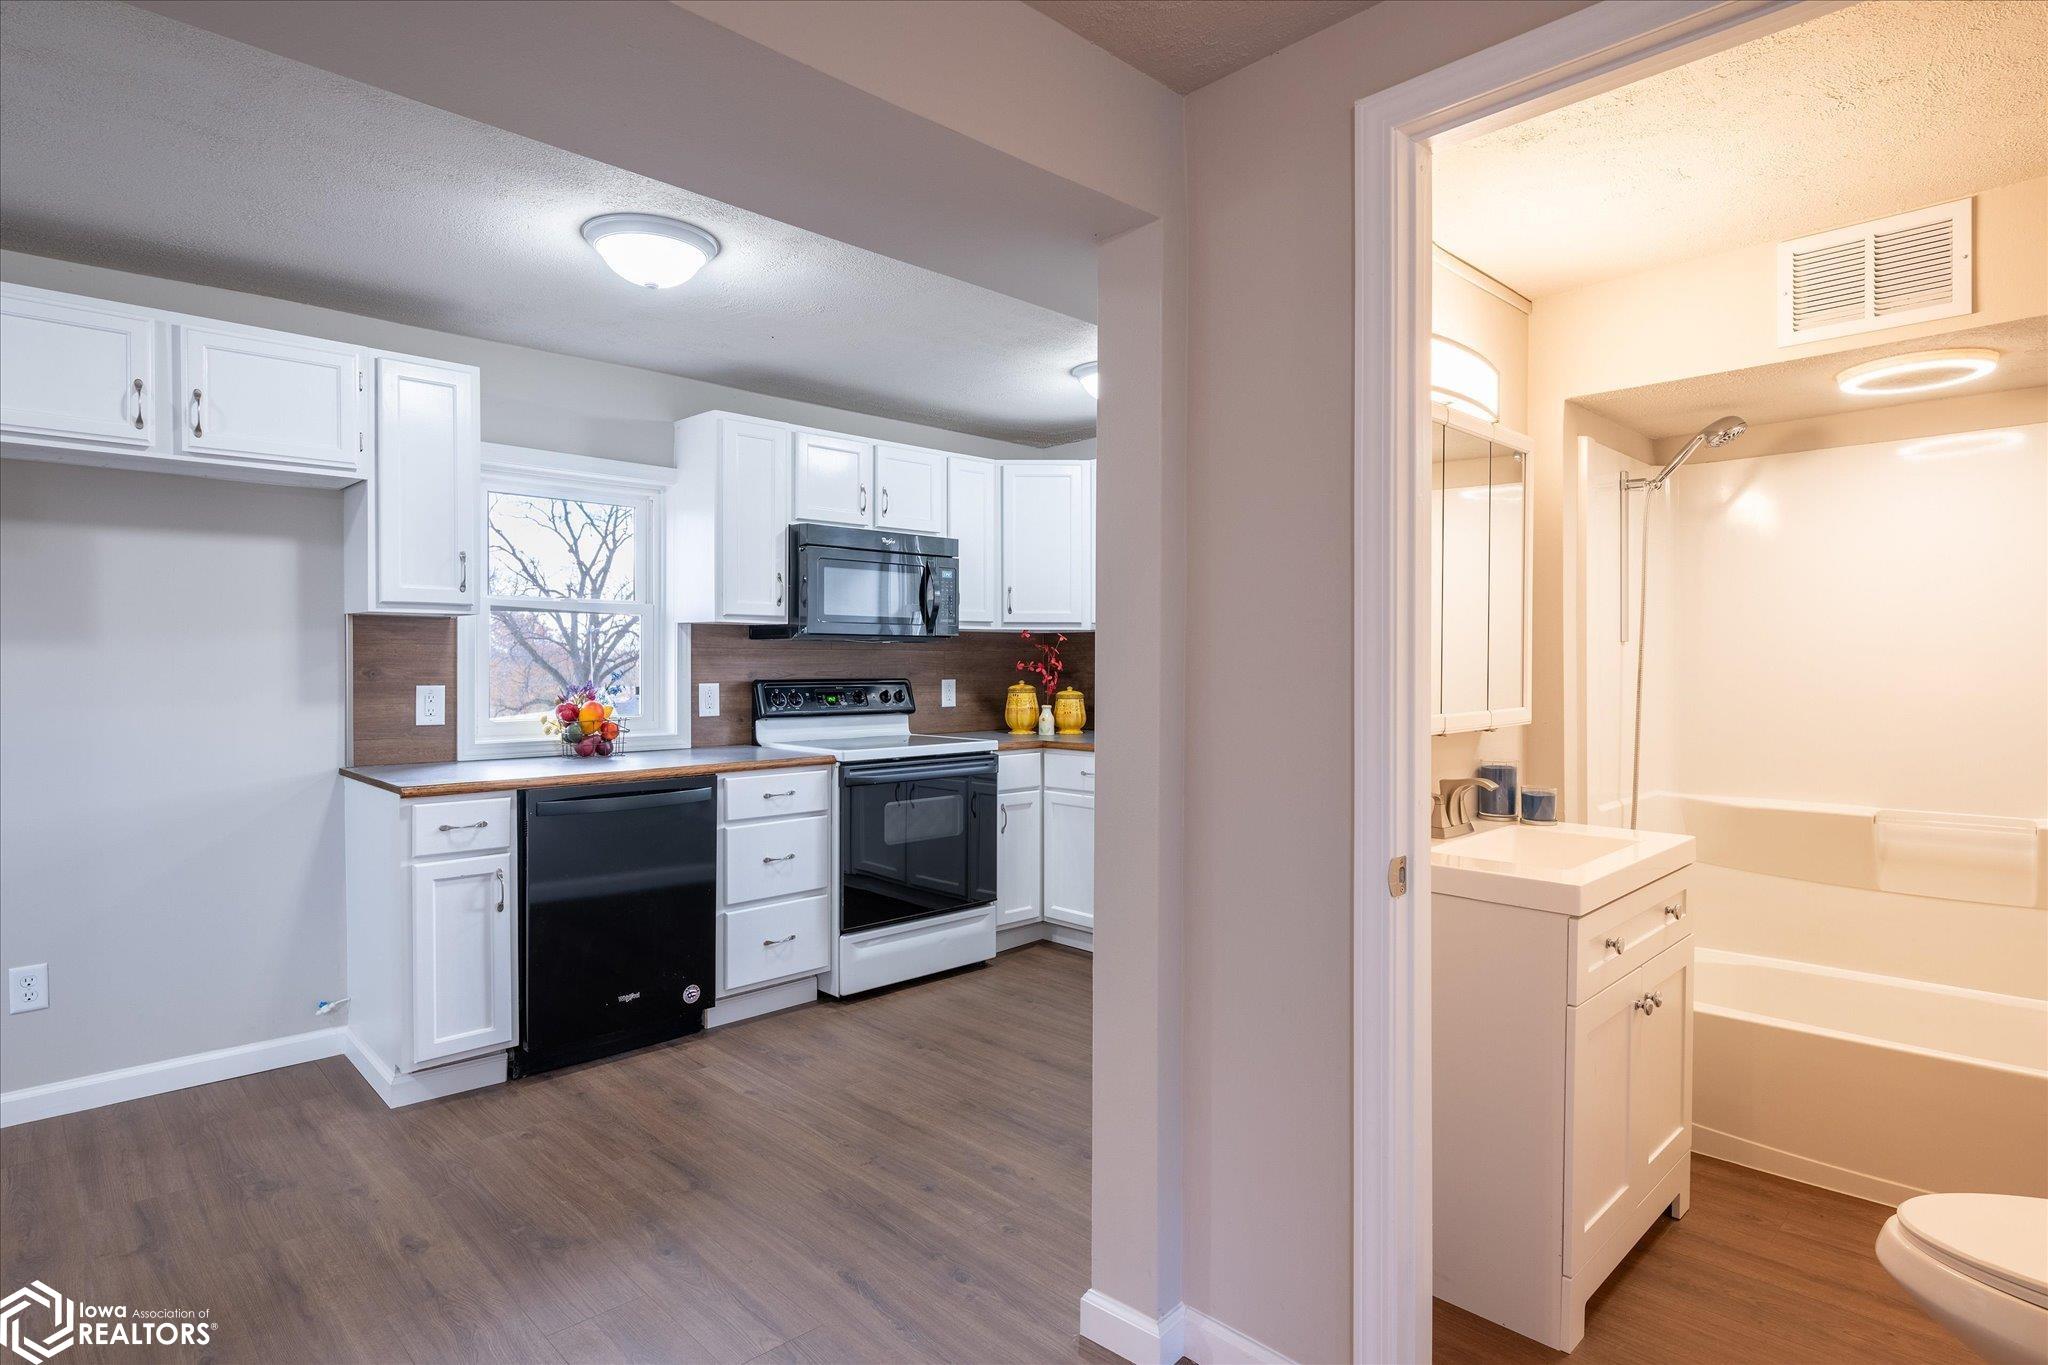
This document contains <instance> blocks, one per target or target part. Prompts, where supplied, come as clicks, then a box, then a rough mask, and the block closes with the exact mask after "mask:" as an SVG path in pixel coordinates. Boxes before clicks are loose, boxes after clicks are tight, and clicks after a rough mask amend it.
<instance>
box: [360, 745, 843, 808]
mask: <svg viewBox="0 0 2048 1365" xmlns="http://www.w3.org/2000/svg"><path fill="white" fill-rule="evenodd" d="M831 766H832V758H831V756H830V755H827V754H799V753H792V752H790V751H789V750H787V749H764V748H761V747H760V746H758V745H753V744H734V745H727V746H722V747H718V748H700V749H649V750H646V751H642V752H634V753H624V754H616V755H614V756H612V757H611V758H480V759H471V760H469V761H468V762H464V763H378V764H370V765H364V766H355V767H346V768H343V769H342V770H341V775H342V776H343V777H346V778H351V779H353V780H354V781H357V782H364V783H367V784H369V785H370V786H372V787H381V788H383V789H384V790H385V791H388V792H396V793H397V794H398V795H400V796H406V797H411V796H467V795H470V794H471V793H474V792H501V791H518V790H519V789H520V788H522V787H581V786H589V785H591V784H593V783H600V782H655V781H660V780H661V779H663V778H670V777H704V776H707V775H709V774H712V773H736V772H747V771H750V770H753V769H757V768H759V769H767V768H829V767H831Z"/></svg>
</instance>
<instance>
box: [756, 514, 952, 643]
mask: <svg viewBox="0 0 2048 1365" xmlns="http://www.w3.org/2000/svg"><path fill="white" fill-rule="evenodd" d="M789 582H790V588H791V591H790V594H789V620H788V621H787V622H786V623H784V624H782V625H772V626H755V627H753V629H752V630H751V632H750V633H751V634H752V636H753V637H754V638H755V639H757V640H786V639H794V638H798V637H802V638H807V639H827V638H830V639H870V640H917V639H937V638H941V637H944V636H948V635H958V634H959V633H960V542H959V541H957V540H954V539H953V538H952V537H950V536H919V535H910V534H908V533H906V532H902V531H871V530H869V529H867V528H866V527H864V526H828V525H825V524H823V523H821V522H809V521H800V522H797V523H795V524H794V525H792V526H791V527H790V528H789Z"/></svg>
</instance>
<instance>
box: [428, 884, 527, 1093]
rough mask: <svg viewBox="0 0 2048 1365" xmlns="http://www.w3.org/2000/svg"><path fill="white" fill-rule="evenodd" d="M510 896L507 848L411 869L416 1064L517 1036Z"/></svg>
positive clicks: (502, 1044) (507, 1042)
mask: <svg viewBox="0 0 2048 1365" xmlns="http://www.w3.org/2000/svg"><path fill="white" fill-rule="evenodd" d="M516 895H517V892H516V887H515V886H514V884H513V881H512V855H511V854H509V853H498V854H492V855H489V856H485V857H476V858H451V859H446V860H444V861H440V862H430V863H421V864H418V865H416V866H415V867H414V868H413V870H412V989H413V998H412V1060H413V1063H414V1065H416V1066H424V1065H426V1064H427V1063H429V1062H437V1061H440V1060H442V1059H444V1058H451V1057H460V1056H464V1055H466V1054H468V1053H472V1052H476V1051H478V1050H479V1049H482V1048H509V1047H511V1046H512V1044H513V1042H514V1041H515V1040H516V1038H517V1036H518V1030H517V1028H516V1026H515V1024H514V1022H513V1017H512V998H513V981H514V978H515V976H516V974H517V971H518V965H517V962H516V960H515V958H514V956H513V926H514V924H515V923H517V921H518V914H517V906H516V905H515V904H514V902H515V900H516Z"/></svg>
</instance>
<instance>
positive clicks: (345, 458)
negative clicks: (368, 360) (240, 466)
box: [172, 323, 367, 478]
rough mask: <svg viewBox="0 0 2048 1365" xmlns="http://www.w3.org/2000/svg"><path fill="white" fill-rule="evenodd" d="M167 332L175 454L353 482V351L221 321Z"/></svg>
mask: <svg viewBox="0 0 2048 1365" xmlns="http://www.w3.org/2000/svg"><path fill="white" fill-rule="evenodd" d="M175 331H176V335H177V341H176V350H177V356H178V382H177V387H176V391H175V393H174V394H173V402H172V411H173V412H174V413H175V414H176V415H177V419H178V420H177V448H178V451H179V453H180V454H184V455H199V456H212V457H215V458H219V459H227V460H258V461H263V462H266V463H271V464H278V465H285V466H293V467H305V468H310V469H317V470H320V471H322V472H325V473H334V474H340V475H344V476H348V477H357V478H359V477H361V475H362V466H363V462H364V460H363V457H364V454H365V446H366V444H367V443H366V441H365V439H364V434H363V403H362V392H363V359H362V352H361V351H359V350H357V349H356V348H355V347H353V346H343V345H340V344H338V343H335V342H327V341H315V340H312V339H311V338H308V337H297V336H287V335H285V334H283V333H281V332H265V331H259V330H257V329H255V328H247V327H231V326H228V325H226V324H217V325H200V324H194V323H184V324H180V325H179V326H178V327H176V329H175Z"/></svg>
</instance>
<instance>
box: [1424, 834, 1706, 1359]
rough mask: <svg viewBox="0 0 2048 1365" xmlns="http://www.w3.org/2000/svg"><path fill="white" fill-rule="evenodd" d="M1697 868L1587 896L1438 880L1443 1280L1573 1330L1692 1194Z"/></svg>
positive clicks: (1574, 1341) (1467, 1300)
mask: <svg viewBox="0 0 2048 1365" xmlns="http://www.w3.org/2000/svg"><path fill="white" fill-rule="evenodd" d="M1688 875H1689V874H1688V873H1687V872H1685V871H1679V872H1674V873H1671V874H1670V875H1668V876H1665V877H1662V878H1659V879H1657V880H1655V881H1653V882H1651V883H1649V884H1648V885H1646V886H1642V887H1639V888H1637V889H1636V890H1633V891H1631V892H1629V893H1627V894H1626V895H1623V896H1621V897H1618V898H1617V899H1614V900H1612V901H1609V902H1608V903H1607V904H1606V905H1604V906H1600V907H1598V908H1596V909H1594V910H1592V911H1590V912H1589V913H1587V914H1585V915H1580V916H1574V915H1570V914H1563V913H1554V912H1552V911H1547V910H1533V909H1525V908H1522V907H1518V906H1511V905H1499V904H1494V903H1491V902H1486V901H1477V900H1470V899H1466V898H1463V897H1458V896H1449V895H1443V894H1438V895H1437V896H1436V897H1434V899H1433V903H1432V908H1433V915H1432V921H1431V922H1432V928H1431V934H1432V937H1433V944H1432V955H1433V958H1434V967H1433V974H1432V975H1433V982H1432V999H1433V1017H1432V1032H1433V1035H1434V1036H1433V1039H1432V1047H1433V1050H1434V1054H1435V1057H1434V1075H1435V1076H1436V1078H1437V1080H1436V1084H1435V1122H1434V1125H1433V1131H1434V1134H1435V1152H1434V1166H1435V1170H1436V1180H1435V1184H1434V1204H1435V1207H1434V1216H1433V1219H1432V1222H1433V1227H1434V1238H1435V1245H1436V1252H1435V1266H1434V1270H1435V1285H1434V1289H1435V1294H1436V1297H1438V1298H1441V1299H1444V1300H1446V1301H1447V1302H1450V1303H1454V1304H1456V1305H1458V1306H1459V1307H1460V1308H1463V1309H1465V1310H1467V1311H1468V1312H1472V1313H1476V1314H1478V1315H1479V1316H1480V1317H1483V1318H1487V1319H1489V1320H1490V1321H1493V1322H1497V1323H1500V1324H1502V1325H1503V1326H1506V1327H1509V1328H1511V1329H1513V1330H1514V1331H1517V1332H1520V1333H1522V1334H1523V1335H1524V1336H1528V1337H1532V1338H1534V1339H1536V1340H1537V1341H1541V1342H1543V1343H1544V1344H1546V1345H1548V1346H1551V1347H1553V1348H1555V1349H1557V1350H1561V1351H1569V1350H1571V1349H1572V1348H1573V1347H1575V1346H1577V1345H1578V1343H1579V1340H1580V1338H1581V1337H1582V1336H1583V1335H1584V1334H1585V1314H1586V1301H1587V1300H1588V1299H1589V1298H1591V1297H1592V1295H1593V1292H1594V1291H1595V1290H1596V1289H1598V1288H1599V1287H1600V1284H1601V1282H1602V1281H1604V1280H1605V1279H1606V1278H1607V1277H1608V1275H1610V1274H1611V1273H1613V1271H1614V1268H1615V1267H1616V1266H1617V1265H1619V1264H1620V1263H1621V1261H1622V1259H1623V1258H1624V1257H1625V1256H1626V1255H1627V1254H1628V1252H1629V1250H1630V1249H1631V1248H1632V1247H1634V1246H1635V1244H1636V1242H1637V1241H1638V1240H1639V1239H1640V1238H1641V1237H1642V1235H1643V1233H1644V1232H1645V1231H1646V1230H1648V1228H1649V1227H1650V1226H1651V1224H1653V1223H1655V1222H1656V1220H1657V1219H1658V1218H1659V1217H1662V1216H1663V1215H1664V1214H1665V1212H1666V1211H1667V1210H1668V1211H1669V1212H1670V1213H1671V1215H1672V1216H1674V1217H1676V1216H1680V1215H1682V1214H1683V1213H1684V1212H1685V1210H1686V1206H1687V1204H1688V1203H1689V1202H1690V1199H1691V1191H1692V1185H1691V1165H1690V1158H1691V1154H1692V979H1693V944H1692V938H1691V930H1690V926H1689V923H1688V921H1687V920H1686V918H1685V913H1684V912H1685V901H1686V880H1687V877H1688ZM1603 963H1612V964H1613V965H1614V972H1613V974H1606V973H1603V972H1602V971H1600V970H1599V967H1600V966H1601V964H1603ZM1631 964H1633V965H1631ZM1574 1001H1576V1003H1573V1002H1574Z"/></svg>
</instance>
